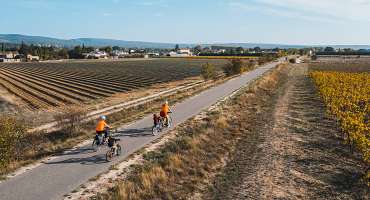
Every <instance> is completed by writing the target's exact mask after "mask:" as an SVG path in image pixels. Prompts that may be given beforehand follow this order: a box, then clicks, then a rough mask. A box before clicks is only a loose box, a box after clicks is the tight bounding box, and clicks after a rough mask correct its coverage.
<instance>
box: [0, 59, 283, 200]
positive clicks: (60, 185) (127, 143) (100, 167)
mask: <svg viewBox="0 0 370 200" xmlns="http://www.w3.org/2000/svg"><path fill="white" fill-rule="evenodd" d="M277 64H278V62H275V63H269V64H267V65H264V66H261V67H259V68H257V69H255V70H253V71H251V72H248V73H245V74H243V75H241V76H239V77H237V78H234V79H231V80H229V81H227V82H225V83H223V84H221V85H218V86H216V87H213V88H211V89H209V90H206V91H203V92H202V93H200V94H198V95H196V96H193V97H190V98H188V99H186V100H185V101H183V102H181V103H178V104H176V105H175V106H174V107H173V108H172V110H173V111H174V114H173V116H172V118H173V120H174V124H175V125H176V124H180V123H182V122H184V121H185V120H187V119H189V118H191V117H193V116H195V115H196V114H198V113H200V112H201V111H202V110H204V109H206V108H208V107H210V106H211V105H213V104H215V103H216V102H217V101H219V100H221V99H223V98H225V97H227V96H228V95H230V94H231V93H233V92H234V91H235V90H238V89H239V88H241V87H243V86H245V85H246V84H248V83H249V82H251V81H252V80H255V79H256V78H258V77H259V76H261V75H262V74H263V73H265V72H266V71H268V70H269V69H271V68H273V67H275V66H276V65H277ZM151 117H152V116H151V115H150V116H146V117H145V118H143V119H141V120H138V121H136V122H135V123H133V124H131V125H129V126H126V127H124V128H120V129H118V132H119V133H118V136H119V137H120V138H121V146H122V147H123V153H122V155H121V156H120V157H119V158H118V159H116V160H115V161H114V162H110V163H107V162H106V161H105V155H104V154H105V149H104V150H103V149H102V150H101V151H99V152H93V151H92V150H91V146H90V145H89V146H85V147H81V148H79V149H77V150H74V151H71V152H68V153H65V154H63V155H61V156H57V157H55V158H53V159H51V160H49V161H46V162H45V163H43V164H41V165H39V166H37V167H36V168H33V169H31V170H29V171H26V172H25V173H23V174H20V175H17V176H15V177H13V178H10V179H8V180H5V181H3V182H2V183H0V199H2V200H20V199H22V200H28V199H32V200H50V199H62V198H63V196H64V195H65V194H68V193H70V192H71V191H73V190H74V189H75V188H77V187H78V186H80V185H81V184H83V183H85V182H87V181H88V180H89V179H90V178H92V177H95V176H96V175H98V174H100V173H102V172H105V171H107V170H108V169H109V167H110V166H111V165H112V164H114V163H117V162H119V161H121V160H123V159H125V158H126V157H127V156H128V155H130V154H132V153H133V152H135V151H137V150H139V149H140V148H142V147H143V146H145V145H146V144H148V143H150V142H151V141H153V140H154V139H156V138H157V137H159V136H160V135H157V136H152V135H151V128H150V127H151V125H152V119H151ZM162 134H165V132H163V133H162Z"/></svg>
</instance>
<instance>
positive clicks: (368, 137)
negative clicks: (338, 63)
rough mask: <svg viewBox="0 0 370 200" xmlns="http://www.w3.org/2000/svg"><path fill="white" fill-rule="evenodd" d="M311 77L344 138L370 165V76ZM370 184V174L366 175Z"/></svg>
mask: <svg viewBox="0 0 370 200" xmlns="http://www.w3.org/2000/svg"><path fill="white" fill-rule="evenodd" d="M311 77H312V78H313V80H314V81H315V83H316V85H317V87H318V90H319V93H320V95H321V97H322V99H323V101H324V102H325V103H326V105H327V108H328V111H329V113H331V114H332V115H333V116H334V117H335V118H336V119H337V121H338V122H339V124H340V128H341V130H342V132H343V133H344V134H343V137H344V139H345V140H346V141H347V143H348V144H349V145H350V147H351V148H353V147H356V148H357V149H358V150H359V151H360V152H361V153H362V156H363V159H364V161H365V163H367V164H370V74H369V73H348V72H329V71H326V72H323V71H314V72H312V73H311ZM367 178H368V180H370V172H369V171H368V172H367Z"/></svg>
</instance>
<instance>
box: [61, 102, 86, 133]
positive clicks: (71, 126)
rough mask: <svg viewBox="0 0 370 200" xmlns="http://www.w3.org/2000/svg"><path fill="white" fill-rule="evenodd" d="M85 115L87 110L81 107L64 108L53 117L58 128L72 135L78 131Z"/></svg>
mask: <svg viewBox="0 0 370 200" xmlns="http://www.w3.org/2000/svg"><path fill="white" fill-rule="evenodd" d="M86 115H87V110H86V109H84V108H83V107H82V106H78V105H76V106H70V107H66V108H65V109H64V111H63V112H61V113H58V114H56V115H55V116H54V119H55V121H56V122H57V124H58V127H60V128H62V129H64V130H65V131H67V132H68V133H69V134H71V135H73V134H75V133H77V132H78V131H80V129H81V125H82V122H83V119H84V118H85V117H86Z"/></svg>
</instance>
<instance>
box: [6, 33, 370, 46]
mask: <svg viewBox="0 0 370 200" xmlns="http://www.w3.org/2000/svg"><path fill="white" fill-rule="evenodd" d="M0 35H19V36H30V37H45V38H51V39H61V40H74V39H102V40H117V41H127V42H144V43H163V44H180V45H225V44H256V45H286V46H306V47H329V46H369V47H370V44H286V43H264V42H261V43H256V42H211V43H204V42H203V43H181V42H157V41H145V40H124V39H115V38H99V37H78V38H77V37H76V38H58V37H52V36H44V35H25V34H19V33H0Z"/></svg>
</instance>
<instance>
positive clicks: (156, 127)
mask: <svg viewBox="0 0 370 200" xmlns="http://www.w3.org/2000/svg"><path fill="white" fill-rule="evenodd" d="M162 129H163V119H162V117H160V118H159V121H158V124H157V125H153V128H152V135H154V136H156V135H157V134H158V133H159V132H162Z"/></svg>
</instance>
